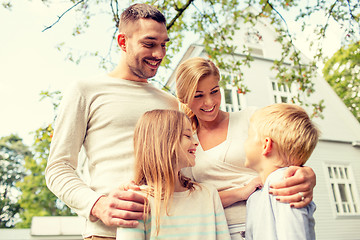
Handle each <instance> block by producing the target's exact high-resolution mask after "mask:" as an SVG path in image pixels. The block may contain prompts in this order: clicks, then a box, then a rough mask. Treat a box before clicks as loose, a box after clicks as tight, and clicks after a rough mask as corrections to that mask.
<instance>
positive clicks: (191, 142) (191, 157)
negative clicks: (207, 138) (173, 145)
mask: <svg viewBox="0 0 360 240" xmlns="http://www.w3.org/2000/svg"><path fill="white" fill-rule="evenodd" d="M198 145H199V142H198V141H197V140H196V139H195V138H194V136H193V132H192V128H191V123H190V121H188V120H185V121H184V126H183V131H182V135H181V139H180V151H179V170H180V169H182V168H185V167H193V166H195V152H196V147H197V146H198Z"/></svg>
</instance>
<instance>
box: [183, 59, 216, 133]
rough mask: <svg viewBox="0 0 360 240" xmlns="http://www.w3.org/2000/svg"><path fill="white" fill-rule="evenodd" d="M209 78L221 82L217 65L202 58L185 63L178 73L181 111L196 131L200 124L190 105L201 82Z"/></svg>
mask: <svg viewBox="0 0 360 240" xmlns="http://www.w3.org/2000/svg"><path fill="white" fill-rule="evenodd" d="M207 76H215V77H217V78H218V79H219V80H220V72H219V69H218V68H217V67H216V66H215V64H214V63H213V62H211V61H210V60H208V59H205V58H201V57H194V58H190V59H188V60H186V61H184V62H183V63H181V64H180V66H179V67H178V69H177V71H176V95H177V97H178V99H179V101H180V102H181V109H182V110H183V112H185V113H186V115H187V116H188V117H189V118H190V120H191V123H192V127H193V129H194V130H196V129H197V127H198V125H199V122H198V119H197V118H196V116H195V114H194V113H193V112H192V111H191V109H190V108H189V107H188V104H189V103H191V101H193V99H194V96H195V93H196V89H197V86H198V83H199V81H200V80H202V79H204V78H205V77H207Z"/></svg>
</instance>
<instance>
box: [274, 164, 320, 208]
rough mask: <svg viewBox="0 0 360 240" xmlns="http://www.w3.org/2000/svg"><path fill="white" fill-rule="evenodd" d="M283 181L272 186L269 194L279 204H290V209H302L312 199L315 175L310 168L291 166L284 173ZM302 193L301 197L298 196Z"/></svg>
mask: <svg viewBox="0 0 360 240" xmlns="http://www.w3.org/2000/svg"><path fill="white" fill-rule="evenodd" d="M284 178H285V180H283V181H281V182H278V183H276V184H272V185H271V186H270V187H271V189H270V191H269V193H270V194H273V195H274V196H276V199H277V200H278V201H280V202H284V203H290V205H291V206H292V207H295V208H302V207H305V206H307V205H308V204H310V202H311V201H312V199H313V189H314V187H315V185H316V175H315V173H314V171H313V170H312V169H311V168H310V167H297V166H291V167H289V168H288V169H287V170H286V171H285V175H284ZM299 192H301V193H302V195H303V196H304V199H303V200H302V196H301V195H300V194H298V193H299Z"/></svg>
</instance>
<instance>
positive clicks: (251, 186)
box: [243, 177, 263, 200]
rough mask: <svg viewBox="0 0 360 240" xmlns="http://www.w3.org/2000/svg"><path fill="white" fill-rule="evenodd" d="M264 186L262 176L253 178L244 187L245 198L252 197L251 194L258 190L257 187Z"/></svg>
mask: <svg viewBox="0 0 360 240" xmlns="http://www.w3.org/2000/svg"><path fill="white" fill-rule="evenodd" d="M262 187H263V183H262V182H261V178H260V177H256V178H254V179H253V180H251V181H250V182H249V183H248V184H246V185H245V186H244V188H243V196H244V198H245V200H247V199H248V198H249V197H250V195H251V194H253V193H254V192H255V191H256V189H261V188H262Z"/></svg>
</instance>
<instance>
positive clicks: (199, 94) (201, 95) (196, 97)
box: [194, 94, 203, 98]
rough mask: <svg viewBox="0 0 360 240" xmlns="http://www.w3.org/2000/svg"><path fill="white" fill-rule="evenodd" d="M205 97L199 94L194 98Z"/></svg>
mask: <svg viewBox="0 0 360 240" xmlns="http://www.w3.org/2000/svg"><path fill="white" fill-rule="evenodd" d="M202 96H203V95H202V94H199V95H195V96H194V98H201V97H202Z"/></svg>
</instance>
